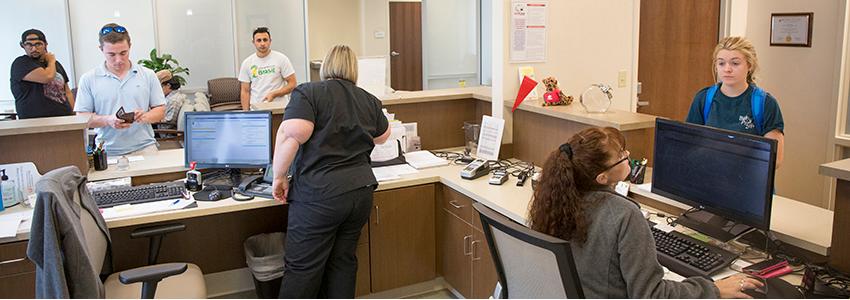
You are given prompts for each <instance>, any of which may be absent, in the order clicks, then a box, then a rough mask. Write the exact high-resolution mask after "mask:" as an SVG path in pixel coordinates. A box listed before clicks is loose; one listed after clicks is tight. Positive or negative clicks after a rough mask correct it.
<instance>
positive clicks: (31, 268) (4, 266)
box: [0, 241, 35, 299]
mask: <svg viewBox="0 0 850 300" xmlns="http://www.w3.org/2000/svg"><path fill="white" fill-rule="evenodd" d="M0 298H4V299H5V298H35V265H34V264H33V263H32V262H31V261H30V260H29V259H27V241H20V242H11V243H5V244H2V245H0Z"/></svg>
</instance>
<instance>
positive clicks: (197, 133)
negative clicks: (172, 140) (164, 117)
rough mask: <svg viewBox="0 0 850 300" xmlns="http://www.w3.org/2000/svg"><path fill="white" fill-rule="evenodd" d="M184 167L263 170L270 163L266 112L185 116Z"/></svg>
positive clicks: (194, 113) (270, 119)
mask: <svg viewBox="0 0 850 300" xmlns="http://www.w3.org/2000/svg"><path fill="white" fill-rule="evenodd" d="M185 121H186V124H185V125H186V126H185V128H186V132H185V133H184V138H185V140H184V146H183V147H184V153H185V157H186V161H185V165H186V167H189V163H190V162H193V161H194V162H196V163H197V166H196V167H197V168H264V167H266V166H267V165H268V164H270V163H271V162H272V115H271V112H268V111H256V112H254V111H252V112H242V111H238V112H236V111H233V112H187V113H186V117H185Z"/></svg>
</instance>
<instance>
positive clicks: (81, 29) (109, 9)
mask: <svg viewBox="0 0 850 300" xmlns="http://www.w3.org/2000/svg"><path fill="white" fill-rule="evenodd" d="M68 3H69V5H70V7H69V11H70V17H71V36H73V46H74V48H73V49H74V63H75V66H74V70H75V71H76V80H75V81H78V80H79V79H80V76H82V75H83V74H84V73H85V72H88V71H90V70H92V69H94V68H95V67H97V66H98V65H99V64H102V63H103V61H104V58H103V53H102V52H101V51H100V49H99V48H98V46H100V44H99V43H98V38H99V35H98V33H99V31H100V28H101V27H103V25H105V24H107V23H117V24H120V25H122V26H124V27H126V28H127V32H129V33H130V42H131V43H132V47H131V49H130V61H132V62H133V63H136V61H138V60H139V59H141V58H145V57H149V55H148V54H149V53H150V51H151V49H153V48H154V47H156V42H155V41H156V36H155V32H156V30H154V28H155V27H154V18H153V1H152V0H68ZM49 39H50V38H48V40H49Z"/></svg>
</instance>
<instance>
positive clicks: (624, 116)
mask: <svg viewBox="0 0 850 300" xmlns="http://www.w3.org/2000/svg"><path fill="white" fill-rule="evenodd" d="M378 98H379V99H380V100H381V102H382V103H383V104H384V105H399V104H413V103H424V102H434V101H449V100H461V99H477V100H482V101H487V102H491V101H492V97H491V89H490V87H488V86H477V87H468V88H454V89H439V90H426V91H414V92H412V91H396V92H394V93H392V94H387V95H384V96H381V97H378ZM542 101H543V100H540V99H538V100H532V99H529V100H526V101H525V102H523V103H522V104H521V105H520V106H519V107H518V108H517V109H519V110H523V111H528V112H533V113H538V114H542V115H546V116H550V117H555V118H559V119H565V120H570V121H575V122H578V123H582V124H588V125H593V126H600V127H606V126H610V127H614V128H617V129H619V130H624V131H625V130H636V129H644V128H653V127H655V118H656V117H655V116H652V115H647V114H641V113H633V112H629V111H622V110H611V111H608V112H606V113H588V112H586V111H585V110H584V108H583V107H582V106H581V104H580V103H578V101H577V100H576V101H574V102H573V103H572V104H571V105H567V106H542V105H541V103H542ZM505 107H508V108H511V107H513V99H506V100H505ZM283 108H284V106H283V102H264V103H255V104H251V109H252V110H271V111H272V113H273V114H281V113H283Z"/></svg>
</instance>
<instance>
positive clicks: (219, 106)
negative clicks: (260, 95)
mask: <svg viewBox="0 0 850 300" xmlns="http://www.w3.org/2000/svg"><path fill="white" fill-rule="evenodd" d="M241 91H242V83H241V82H239V80H238V79H236V78H235V77H222V78H215V79H210V80H207V92H208V93H209V94H210V110H211V111H231V110H242V102H241V101H240V100H239V97H240V93H241Z"/></svg>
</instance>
